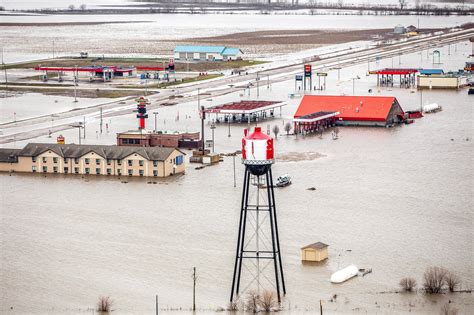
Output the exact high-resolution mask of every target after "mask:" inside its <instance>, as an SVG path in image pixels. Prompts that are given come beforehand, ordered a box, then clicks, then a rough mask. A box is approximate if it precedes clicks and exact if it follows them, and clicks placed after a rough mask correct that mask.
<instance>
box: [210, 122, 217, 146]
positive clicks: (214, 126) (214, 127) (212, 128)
mask: <svg viewBox="0 0 474 315" xmlns="http://www.w3.org/2000/svg"><path fill="white" fill-rule="evenodd" d="M214 129H216V123H215V122H214V120H213V121H212V123H211V130H212V153H214Z"/></svg>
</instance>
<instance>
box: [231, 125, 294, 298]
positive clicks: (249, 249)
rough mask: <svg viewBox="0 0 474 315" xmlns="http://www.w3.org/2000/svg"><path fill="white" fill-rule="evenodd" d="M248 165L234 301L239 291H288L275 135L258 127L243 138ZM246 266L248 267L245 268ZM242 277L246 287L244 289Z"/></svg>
mask: <svg viewBox="0 0 474 315" xmlns="http://www.w3.org/2000/svg"><path fill="white" fill-rule="evenodd" d="M242 162H243V164H244V165H245V175H244V185H243V191H242V203H241V210H240V223H239V233H238V240H237V250H236V255H235V265H234V276H233V279H232V292H231V295H230V301H231V302H232V301H233V300H234V297H235V296H238V295H239V292H242V293H245V292H246V291H247V290H255V292H256V293H257V294H260V290H261V289H269V290H271V291H273V290H275V291H276V293H277V297H278V302H281V294H282V293H283V294H286V289H285V280H284V277H283V266H282V262H281V251H280V242H279V236H278V223H277V215H276V207H275V194H274V191H273V177H272V168H271V167H272V164H273V163H274V159H273V138H272V137H270V136H268V135H266V134H264V133H262V131H261V128H260V127H255V130H254V132H253V133H251V134H247V130H245V136H244V138H243V139H242ZM242 265H244V269H242ZM241 278H242V280H243V281H242V284H243V285H245V286H243V288H244V289H242V290H241Z"/></svg>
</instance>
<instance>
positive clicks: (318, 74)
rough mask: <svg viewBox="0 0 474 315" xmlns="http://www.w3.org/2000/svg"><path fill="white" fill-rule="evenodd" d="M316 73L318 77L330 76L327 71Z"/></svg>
mask: <svg viewBox="0 0 474 315" xmlns="http://www.w3.org/2000/svg"><path fill="white" fill-rule="evenodd" d="M316 75H317V76H318V77H327V76H328V74H327V72H318V73H316Z"/></svg>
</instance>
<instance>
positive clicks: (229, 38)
mask: <svg viewBox="0 0 474 315" xmlns="http://www.w3.org/2000/svg"><path fill="white" fill-rule="evenodd" d="M392 31H393V30H392V29H371V30H350V31H344V30H271V31H256V32H241V33H233V34H228V35H221V36H213V37H197V38H188V39H183V40H181V41H180V42H185V43H189V44H203V43H204V44H210V45H225V46H236V47H239V48H241V49H242V50H243V51H244V52H245V53H247V54H249V53H288V52H292V51H297V50H303V49H310V48H315V47H318V46H322V45H334V44H341V43H347V42H353V41H362V40H374V39H376V40H377V39H378V40H388V39H393V38H399V37H401V36H402V35H396V34H393V33H392ZM433 31H434V30H433V29H423V30H421V32H422V33H429V32H433Z"/></svg>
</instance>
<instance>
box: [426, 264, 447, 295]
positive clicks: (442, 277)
mask: <svg viewBox="0 0 474 315" xmlns="http://www.w3.org/2000/svg"><path fill="white" fill-rule="evenodd" d="M447 274H448V271H447V270H446V269H444V268H442V267H429V268H428V269H426V271H425V273H424V274H423V279H424V283H423V287H424V288H425V291H426V293H440V292H441V291H442V290H443V286H444V284H445V282H446V275H447Z"/></svg>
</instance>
